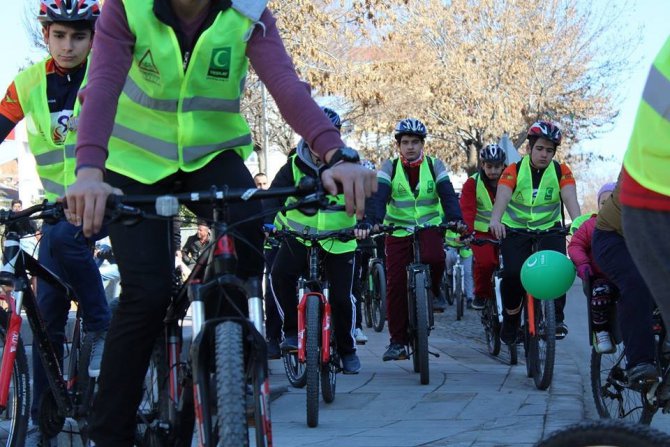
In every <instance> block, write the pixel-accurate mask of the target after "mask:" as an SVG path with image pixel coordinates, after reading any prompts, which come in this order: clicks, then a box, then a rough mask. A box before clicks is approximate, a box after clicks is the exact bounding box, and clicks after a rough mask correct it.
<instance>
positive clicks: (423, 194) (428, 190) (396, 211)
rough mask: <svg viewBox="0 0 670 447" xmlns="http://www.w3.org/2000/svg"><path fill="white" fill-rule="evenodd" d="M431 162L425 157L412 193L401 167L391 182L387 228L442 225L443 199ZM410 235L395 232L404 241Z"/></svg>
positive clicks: (401, 231)
mask: <svg viewBox="0 0 670 447" xmlns="http://www.w3.org/2000/svg"><path fill="white" fill-rule="evenodd" d="M428 158H429V157H427V156H426V157H424V160H423V163H421V166H420V168H419V183H417V185H416V189H415V190H414V191H412V188H411V187H410V186H409V181H408V180H407V174H405V170H404V169H402V166H398V169H396V170H395V175H394V176H393V178H392V179H391V200H390V201H389V203H388V205H387V206H386V217H384V225H396V226H400V227H416V226H421V225H439V224H440V223H441V222H442V217H441V213H442V209H441V207H440V197H439V196H438V195H437V185H436V183H435V179H433V175H432V174H431V172H430V168H429V166H428ZM409 234H410V233H409V232H407V231H406V230H396V231H395V232H394V234H393V235H394V236H399V237H404V236H408V235H409Z"/></svg>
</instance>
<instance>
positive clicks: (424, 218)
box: [369, 118, 467, 361]
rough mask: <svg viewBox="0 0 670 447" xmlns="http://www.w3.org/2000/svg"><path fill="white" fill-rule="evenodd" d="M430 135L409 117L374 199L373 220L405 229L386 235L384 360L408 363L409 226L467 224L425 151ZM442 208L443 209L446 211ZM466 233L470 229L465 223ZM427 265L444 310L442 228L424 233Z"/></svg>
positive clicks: (440, 168)
mask: <svg viewBox="0 0 670 447" xmlns="http://www.w3.org/2000/svg"><path fill="white" fill-rule="evenodd" d="M427 135H428V132H427V130H426V126H425V125H424V124H423V123H422V122H421V121H419V120H417V119H414V118H407V119H404V120H402V121H400V122H399V123H398V124H397V125H396V127H395V140H396V143H397V148H398V151H399V156H398V157H397V158H395V159H393V160H387V161H386V162H384V164H383V165H382V167H381V170H380V171H378V173H377V179H378V182H379V187H378V188H379V189H378V192H377V194H376V195H375V196H373V199H372V201H371V202H372V204H373V205H372V206H371V207H372V210H371V212H370V216H369V219H370V220H371V221H372V223H374V224H378V223H380V222H381V221H382V220H383V222H384V224H385V225H396V226H397V227H399V230H398V231H396V232H394V234H392V235H388V236H387V237H386V284H387V286H386V287H387V288H386V299H387V308H388V323H389V333H390V336H391V337H390V338H391V340H390V344H389V346H388V349H387V350H386V352H385V353H384V356H383V360H384V361H388V360H405V359H407V351H406V350H405V345H406V343H407V324H408V320H407V319H408V316H407V273H406V270H405V269H406V267H407V266H408V265H409V264H410V263H411V262H412V261H413V251H412V241H413V238H412V235H411V234H410V233H408V232H407V231H405V230H404V229H403V228H406V227H418V226H421V225H439V224H440V223H442V217H441V216H446V220H447V221H457V222H461V223H462V219H461V210H460V208H459V206H458V197H457V196H456V193H455V192H454V187H453V186H452V184H451V181H450V180H449V175H448V174H447V170H446V168H445V166H444V164H443V163H442V162H441V161H440V160H437V159H435V158H433V157H430V156H428V155H426V154H425V153H424V142H425V139H426V136H427ZM440 208H441V209H440ZM460 227H461V229H462V231H463V232H464V231H465V230H466V229H467V227H466V225H465V224H463V223H462V225H460ZM420 238H421V255H422V257H423V259H422V260H421V261H422V262H425V263H426V264H429V265H430V272H431V289H432V291H433V296H434V297H435V298H434V300H433V302H434V304H433V308H434V309H435V310H442V311H444V309H445V307H446V300H445V298H444V296H442V295H441V294H440V281H441V279H442V274H443V272H444V268H445V262H444V249H443V246H444V232H443V230H440V229H439V228H433V229H428V230H426V231H424V232H422V233H421V235H420Z"/></svg>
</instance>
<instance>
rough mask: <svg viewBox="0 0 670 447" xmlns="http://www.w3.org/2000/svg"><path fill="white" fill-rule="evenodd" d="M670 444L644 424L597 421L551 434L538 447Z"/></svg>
mask: <svg viewBox="0 0 670 447" xmlns="http://www.w3.org/2000/svg"><path fill="white" fill-rule="evenodd" d="M667 445H670V435H668V434H667V433H664V432H662V431H660V430H654V429H652V428H650V427H645V426H644V425H638V424H631V423H625V422H623V421H620V420H618V421H608V420H602V419H601V420H595V421H588V422H581V423H579V424H574V425H570V426H568V427H565V428H563V429H561V430H559V431H556V432H554V433H552V434H550V435H549V437H548V438H546V439H543V440H542V441H540V442H538V443H537V444H535V447H602V446H609V447H659V446H667Z"/></svg>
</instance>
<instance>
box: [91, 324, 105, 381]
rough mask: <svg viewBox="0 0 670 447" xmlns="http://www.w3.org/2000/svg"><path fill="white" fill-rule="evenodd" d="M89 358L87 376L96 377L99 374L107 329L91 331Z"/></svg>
mask: <svg viewBox="0 0 670 447" xmlns="http://www.w3.org/2000/svg"><path fill="white" fill-rule="evenodd" d="M89 336H90V337H91V359H90V360H89V362H88V376H89V377H91V378H97V377H98V376H99V375H100V363H101V362H102V352H103V351H104V350H105V337H107V331H98V332H91V333H90V334H89Z"/></svg>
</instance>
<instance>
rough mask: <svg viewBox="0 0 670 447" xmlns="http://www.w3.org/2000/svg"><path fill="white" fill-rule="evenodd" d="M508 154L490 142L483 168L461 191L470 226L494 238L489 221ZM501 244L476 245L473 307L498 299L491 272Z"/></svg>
mask: <svg viewBox="0 0 670 447" xmlns="http://www.w3.org/2000/svg"><path fill="white" fill-rule="evenodd" d="M506 160H507V156H506V154H505V151H504V149H503V148H501V147H500V146H498V145H497V144H489V145H487V146H485V147H484V148H482V150H481V151H479V163H480V167H479V171H478V172H476V173H475V174H473V175H472V176H470V178H468V179H467V180H466V181H465V183H464V184H463V190H462V191H461V199H460V204H461V211H462V212H463V220H464V221H465V223H466V224H467V225H468V227H469V228H474V230H475V237H476V238H485V239H487V238H491V237H492V235H491V233H489V222H490V221H491V212H492V211H493V203H494V202H495V196H496V188H497V187H498V180H499V179H500V175H501V174H502V172H503V169H504V168H505V166H506V165H507V163H506ZM497 250H498V249H497V248H496V247H494V246H493V245H491V244H484V245H473V246H472V251H473V253H474V258H475V259H474V280H475V292H474V293H475V297H474V300H473V301H472V308H473V309H476V310H481V309H483V308H484V305H485V304H486V300H491V299H495V296H494V294H493V286H492V284H491V276H492V275H493V271H494V270H495V269H496V268H497V267H498V254H497Z"/></svg>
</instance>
